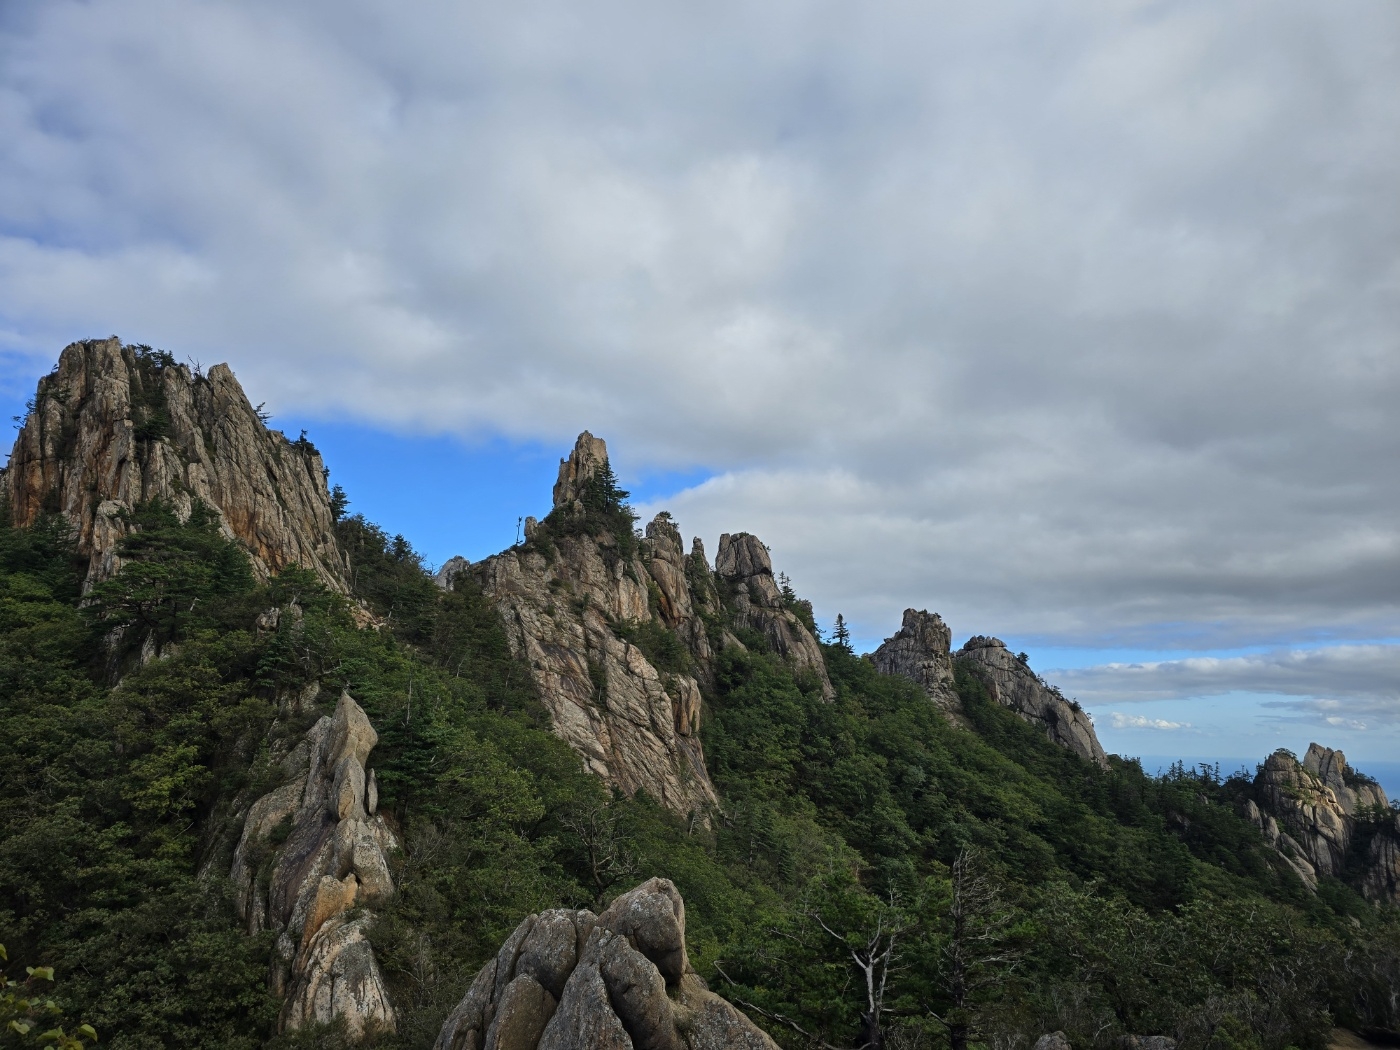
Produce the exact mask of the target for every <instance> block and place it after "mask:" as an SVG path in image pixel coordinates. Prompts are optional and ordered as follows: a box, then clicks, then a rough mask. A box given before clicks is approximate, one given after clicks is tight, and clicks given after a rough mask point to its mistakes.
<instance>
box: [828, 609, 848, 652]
mask: <svg viewBox="0 0 1400 1050" xmlns="http://www.w3.org/2000/svg"><path fill="white" fill-rule="evenodd" d="M831 640H832V641H833V642H835V643H836V644H837V645H839V646H840V647H841V648H842V649H845V650H846V652H848V653H849V652H850V651H851V629H850V628H849V627H847V626H846V618H845V617H844V616H842V615H841V614H840V613H837V614H836V626H835V627H834V628H832V631H831Z"/></svg>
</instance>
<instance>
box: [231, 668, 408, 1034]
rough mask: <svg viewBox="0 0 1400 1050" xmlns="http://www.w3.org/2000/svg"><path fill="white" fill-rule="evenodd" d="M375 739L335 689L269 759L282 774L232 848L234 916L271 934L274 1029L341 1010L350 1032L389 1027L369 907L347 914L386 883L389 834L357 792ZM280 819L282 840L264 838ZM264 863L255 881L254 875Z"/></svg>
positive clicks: (385, 893) (368, 781)
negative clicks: (319, 712) (281, 755)
mask: <svg viewBox="0 0 1400 1050" xmlns="http://www.w3.org/2000/svg"><path fill="white" fill-rule="evenodd" d="M377 740H378V734H377V733H376V732H375V730H374V727H373V726H372V725H371V724H370V721H369V718H368V717H367V716H366V715H365V712H364V710H363V709H362V708H361V707H360V705H359V704H357V703H356V702H355V701H354V699H353V698H351V696H350V695H349V694H348V693H342V694H341V696H340V699H339V701H338V702H337V703H336V707H335V714H334V715H333V716H330V717H322V718H321V719H320V720H319V721H318V722H317V723H316V724H315V725H314V726H312V727H311V729H310V730H309V731H308V732H307V734H306V738H305V740H304V741H303V742H302V743H301V744H300V745H298V746H297V747H296V748H295V749H294V750H293V751H292V753H291V754H290V755H288V756H287V757H286V758H285V759H284V760H283V761H282V763H281V764H280V765H279V767H278V768H279V769H280V770H281V771H282V772H283V773H284V774H285V775H286V776H287V778H288V780H287V783H285V784H283V785H282V786H281V787H279V788H277V789H276V790H275V791H273V792H270V793H269V794H267V795H264V796H263V797H262V798H260V799H258V800H257V801H256V802H255V803H253V805H252V806H250V807H249V810H248V813H247V816H246V817H245V819H244V823H243V835H242V837H241V838H240V839H239V842H238V846H237V848H236V849H235V850H234V857H233V867H232V870H231V871H230V878H231V879H232V880H233V884H234V889H235V893H236V900H237V902H238V906H239V909H240V912H241V914H242V916H243V919H244V922H245V923H246V924H247V926H248V928H249V930H253V931H256V930H263V929H271V930H274V931H278V932H279V934H280V936H279V938H278V942H277V958H278V962H277V964H276V965H275V970H274V974H273V982H272V983H273V990H274V991H275V992H277V993H278V994H281V995H283V996H284V1004H283V1011H282V1015H281V1025H282V1027H283V1028H284V1029H289V1028H296V1027H299V1026H300V1025H303V1024H306V1023H309V1022H312V1021H315V1022H326V1021H330V1020H333V1019H334V1018H336V1017H340V1016H344V1017H345V1019H346V1023H347V1025H348V1026H349V1030H350V1031H351V1032H352V1033H363V1032H365V1031H367V1030H368V1029H370V1028H376V1027H378V1028H390V1029H391V1028H393V1027H394V1023H395V1022H394V1011H393V1008H392V1006H391V1004H390V1002H389V997H388V993H387V991H386V990H385V987H384V984H383V981H382V979H381V976H380V973H379V968H378V965H377V964H376V963H375V960H374V952H373V949H372V947H371V946H370V943H369V941H368V940H367V939H366V937H365V933H366V931H367V930H368V928H369V925H370V924H371V923H372V922H373V919H374V916H373V913H372V912H370V911H361V912H360V914H359V916H358V917H357V918H356V919H355V920H354V921H347V919H346V913H347V912H349V911H350V910H351V909H352V908H362V909H363V908H364V907H366V906H368V905H374V904H378V903H381V902H383V901H385V900H387V899H388V898H389V897H390V896H391V895H392V894H393V892H394V883H393V878H392V877H391V875H390V873H389V863H388V854H389V853H390V852H392V851H393V850H394V849H397V843H396V841H395V839H394V836H393V833H392V832H391V831H390V830H389V828H388V825H387V824H385V822H384V819H383V818H382V817H381V816H379V815H378V814H377V813H374V812H373V810H376V809H377V808H378V807H377V804H374V805H371V804H370V801H371V800H370V799H368V798H367V796H368V795H369V793H370V792H371V790H372V786H373V784H374V779H373V773H372V771H371V772H370V773H369V774H368V775H367V774H366V770H365V766H364V763H365V761H366V760H367V759H368V758H369V754H370V751H371V749H373V747H374V745H375V743H376V742H377ZM288 823H289V824H290V827H289V829H288V831H287V834H286V836H285V839H284V841H282V842H281V843H280V845H273V844H272V843H271V842H269V836H270V835H271V833H272V831H273V830H274V829H276V828H277V827H279V826H281V825H284V824H288ZM264 868H265V869H267V870H268V872H269V875H268V877H267V878H266V879H265V880H263V879H260V878H258V872H259V871H260V870H263V869H264ZM264 881H265V882H266V885H267V889H266V892H265V893H264V892H263V891H262V890H261V889H260V887H261V885H262V884H263V883H264Z"/></svg>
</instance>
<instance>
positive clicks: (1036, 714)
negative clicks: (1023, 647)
mask: <svg viewBox="0 0 1400 1050" xmlns="http://www.w3.org/2000/svg"><path fill="white" fill-rule="evenodd" d="M956 659H958V660H962V661H966V662H967V663H968V665H969V666H971V667H973V668H975V669H976V670H977V671H978V672H979V673H980V674H981V676H982V680H983V681H984V682H985V683H986V684H987V690H988V692H990V693H991V696H992V699H993V700H995V701H996V702H997V703H999V704H1001V705H1002V706H1003V707H1009V708H1010V709H1011V710H1012V711H1015V712H1016V713H1017V714H1018V715H1020V716H1021V717H1022V718H1024V719H1025V720H1026V721H1027V722H1030V723H1031V724H1032V725H1038V726H1040V727H1041V728H1042V729H1044V730H1045V735H1046V736H1048V737H1049V738H1050V740H1051V741H1052V742H1054V743H1056V744H1059V745H1060V746H1061V747H1065V748H1068V749H1069V750H1071V751H1073V752H1074V753H1075V754H1076V755H1078V756H1079V757H1080V758H1082V759H1084V760H1085V761H1087V762H1092V763H1094V765H1096V766H1098V767H1099V768H1100V769H1107V768H1108V756H1107V755H1105V754H1104V750H1103V747H1102V745H1100V744H1099V738H1098V734H1097V733H1095V732H1094V723H1093V722H1092V721H1090V719H1089V715H1088V714H1087V713H1086V712H1085V711H1084V709H1083V708H1081V707H1080V706H1079V705H1078V704H1076V703H1074V702H1072V701H1070V700H1066V699H1065V698H1064V697H1063V696H1062V695H1061V694H1060V691H1059V690H1058V689H1056V688H1055V687H1054V686H1051V685H1047V684H1046V683H1045V681H1044V680H1043V679H1041V677H1040V676H1039V675H1037V674H1036V673H1035V672H1034V671H1032V670H1031V669H1030V668H1029V667H1027V666H1026V665H1025V664H1024V663H1023V662H1022V661H1021V660H1019V659H1017V658H1016V657H1015V656H1014V655H1013V654H1012V653H1011V652H1009V651H1008V650H1007V648H1006V643H1005V642H1003V641H1002V640H1001V639H1000V638H986V637H983V636H982V635H977V636H976V637H973V638H969V639H968V640H967V642H966V643H965V644H964V645H963V647H962V648H961V649H959V650H958V654H957V657H956Z"/></svg>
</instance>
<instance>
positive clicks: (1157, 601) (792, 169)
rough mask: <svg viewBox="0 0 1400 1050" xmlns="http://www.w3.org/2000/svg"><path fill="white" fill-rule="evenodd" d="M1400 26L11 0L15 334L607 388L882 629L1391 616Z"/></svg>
mask: <svg viewBox="0 0 1400 1050" xmlns="http://www.w3.org/2000/svg"><path fill="white" fill-rule="evenodd" d="M1397 39H1400V18H1398V17H1397V14H1396V9H1395V8H1394V6H1393V5H1392V4H1388V3H1386V2H1385V0H1353V2H1349V3H1347V4H1344V5H1340V6H1339V5H1321V6H1320V5H1316V4H1306V3H1303V2H1301V0H1286V2H1282V3H1276V4H1269V5H1266V6H1260V5H1258V4H1254V3H1248V2H1244V0H1226V2H1220V0H1194V2H1187V3H1182V4H1176V5H1171V6H1170V7H1161V6H1157V5H1143V4H1137V5H1105V4H1102V3H1098V2H1096V0H1074V2H1070V3H1066V4H1060V5H1056V6H1055V7H1054V9H1053V10H1042V9H1040V8H1036V9H1034V10H1032V9H1030V8H1018V7H1014V6H1011V5H999V4H979V5H967V4H955V3H950V2H948V3H930V4H925V5H913V6H907V7H903V8H870V7H853V6H851V5H848V4H837V3H832V2H825V0H819V2H817V3H808V4H794V3H788V2H785V0H780V2H778V3H775V4H764V5H745V4H724V3H721V4H718V5H714V4H711V5H707V6H705V7H704V9H703V10H702V9H700V8H695V9H689V8H685V7H677V6H665V5H661V6H657V5H642V4H636V3H625V2H617V0H614V2H604V3H601V4H596V5H590V6H589V7H588V8H587V9H586V10H585V9H583V8H580V7H579V6H578V5H571V4H565V3H561V2H557V0H539V2H532V3H527V4H525V5H523V6H522V5H506V6H495V7H492V6H489V5H471V4H460V3H448V2H446V0H439V2H428V3H420V4H415V5H409V6H404V5H397V6H391V5H388V4H385V3H382V0H373V2H372V0H347V2H344V3H338V4H334V5H329V4H324V3H318V2H314V0H294V2H279V3H275V4H274V3H271V2H260V0H252V2H246V0H240V2H238V3H234V2H232V0H208V2H205V3H200V4H187V3H180V2H177V0H111V2H109V3H104V4H87V3H80V2H77V0H42V2H39V0H28V2H24V0H15V2H13V3H10V4H7V5H5V6H4V7H3V8H0V141H3V142H5V144H6V149H5V151H4V158H3V160H0V351H4V352H6V353H7V355H15V354H24V355H28V359H29V360H31V361H33V362H34V368H35V370H36V372H37V371H38V370H40V369H42V368H46V367H47V365H48V363H49V362H50V361H51V360H52V359H53V357H54V356H55V354H56V353H57V351H58V350H59V349H60V348H61V346H62V345H63V344H64V343H65V342H67V341H68V340H69V339H71V338H76V337H81V336H91V335H97V336H104V335H107V334H109V333H111V332H117V333H118V334H120V335H122V336H123V337H125V338H127V339H129V340H132V341H140V342H148V343H152V344H155V345H160V346H163V347H165V348H167V349H169V350H171V351H173V352H174V353H176V354H177V356H180V357H184V356H186V355H190V356H193V357H195V358H198V359H201V360H202V361H203V362H204V363H205V364H206V365H207V364H210V363H212V362H214V361H217V360H223V359H227V360H230V361H231V362H232V363H233V366H234V368H235V369H236V371H237V372H238V373H239V375H240V377H241V378H242V379H243V380H244V381H245V383H246V384H247V385H248V386H249V387H250V388H252V390H253V391H254V392H255V400H266V401H267V402H268V404H269V406H270V407H271V408H273V409H274V410H275V411H277V412H279V413H287V412H291V411H295V412H297V413H301V414H305V413H312V412H320V413H324V414H327V415H333V416H342V415H350V416H354V417H358V418H362V419H367V420H374V421H377V422H380V423H385V424H389V425H391V426H395V427H399V428H402V429H405V430H430V431H433V430H437V431H454V432H458V433H464V434H480V433H496V434H504V435H507V436H512V437H519V438H530V439H539V440H545V441H550V442H558V443H559V444H560V445H561V446H562V445H564V444H566V443H567V442H568V441H570V440H571V439H572V437H573V435H574V434H575V433H577V432H578V431H579V430H581V429H583V428H584V427H588V428H590V429H592V430H593V431H594V432H595V433H598V434H601V435H603V436H605V437H607V438H608V439H609V441H610V443H611V445H612V447H613V449H614V451H615V453H616V455H617V457H618V459H619V461H621V462H623V463H624V464H626V463H632V464H634V465H636V466H678V467H689V466H695V465H700V466H704V467H707V468H710V469H712V470H713V471H715V472H716V474H717V475H718V476H717V477H716V478H715V479H714V480H712V481H711V482H709V483H707V484H705V485H703V486H701V487H699V488H697V489H695V490H692V491H688V492H685V493H682V494H680V495H679V496H678V497H677V498H676V499H675V500H672V501H669V502H670V505H671V507H672V509H673V510H674V511H676V513H677V515H678V517H680V518H681V521H682V524H683V525H684V526H685V527H686V528H687V529H688V530H691V531H699V532H701V533H702V534H703V535H705V536H706V537H707V538H708V539H710V540H711V542H712V541H713V538H714V537H715V536H716V535H717V534H718V533H719V532H720V531H724V530H733V529H735V528H749V529H751V530H752V531H755V532H757V533H758V534H759V535H761V536H762V537H763V538H764V539H765V540H766V541H767V542H769V543H770V544H771V545H772V546H773V548H774V551H775V554H776V555H777V557H778V559H779V562H780V566H781V567H782V568H785V569H786V570H787V571H788V572H789V573H790V574H791V575H792V576H793V578H794V580H795V581H796V582H797V584H798V586H799V589H801V590H802V591H803V592H804V593H806V594H809V595H811V596H812V597H814V598H815V599H816V600H817V602H818V607H819V612H821V613H822V614H823V615H824V616H825V617H827V618H830V616H832V615H834V613H835V612H836V611H837V610H838V609H839V610H841V611H843V612H845V613H846V615H847V616H848V618H850V619H852V620H853V621H855V623H856V626H857V627H858V628H859V629H860V630H861V631H862V632H863V633H865V634H869V635H871V636H879V635H883V634H887V633H889V632H891V631H893V630H894V628H895V626H896V625H897V623H898V620H899V612H900V610H901V609H902V608H903V607H904V606H906V605H918V606H925V607H929V608H933V609H938V610H940V611H942V612H943V613H944V614H945V615H946V616H947V617H948V618H949V620H950V622H952V623H953V624H954V627H955V630H957V631H959V633H965V634H971V633H975V632H987V631H995V632H997V633H1001V634H1016V635H1018V636H1020V637H1022V638H1026V639H1028V640H1029V639H1031V638H1039V639H1041V640H1049V641H1056V642H1059V643H1061V644H1076V643H1083V642H1104V641H1106V640H1107V641H1115V640H1116V641H1119V642H1124V643H1140V642H1141V641H1142V640H1143V639H1145V638H1152V639H1158V640H1160V638H1161V637H1162V636H1163V635H1170V636H1172V637H1173V638H1175V639H1178V640H1185V641H1192V642H1197V643H1201V644H1206V645H1233V644H1245V643H1252V642H1260V641H1266V642H1268V641H1273V640H1278V639H1285V640H1291V639H1296V638H1297V637H1299V636H1300V634H1302V633H1306V632H1313V631H1322V632H1330V633H1331V635H1332V636H1334V637H1343V638H1346V637H1350V638H1368V637H1370V638H1374V637H1389V636H1394V635H1396V634H1397V633H1400V588H1398V587H1397V586H1396V583H1397V580H1400V525H1397V522H1400V489H1397V488H1396V487H1395V486H1394V485H1391V484H1387V483H1385V481H1386V479H1388V478H1389V476H1390V473H1391V472H1393V464H1394V462H1395V460H1396V458H1397V453H1400V424H1397V422H1396V416H1395V413H1394V411H1393V406H1394V404H1395V403H1396V400H1397V395H1400V335H1397V333H1400V261H1397V257H1396V255H1395V252H1394V250H1393V249H1394V245H1395V243H1396V242H1397V240H1400V203H1397V197H1396V195H1395V193H1394V186H1395V185H1396V184H1397V183H1400V138H1397V137H1396V136H1395V134H1394V130H1395V128H1396V127H1397V126H1400V66H1397V65H1396V64H1395V62H1394V61H1393V49H1394V47H1395V46H1396V41H1397ZM7 360H13V357H12V356H7ZM1246 670H1261V671H1266V670H1267V668H1257V667H1252V666H1251V667H1250V668H1246ZM1222 673H1224V672H1222ZM1123 677H1124V675H1121V674H1120V675H1119V678H1120V679H1122V678H1123ZM1128 677H1131V676H1128ZM1167 678H1170V674H1168V675H1167ZM1103 680H1104V681H1107V679H1103ZM1134 680H1135V681H1138V680H1142V681H1145V680H1146V679H1134ZM1160 680H1163V679H1162V676H1161V675H1158V677H1157V678H1156V679H1154V681H1160ZM1153 688H1155V687H1153Z"/></svg>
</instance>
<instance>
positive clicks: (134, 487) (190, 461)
mask: <svg viewBox="0 0 1400 1050" xmlns="http://www.w3.org/2000/svg"><path fill="white" fill-rule="evenodd" d="M155 499H160V500H164V501H166V502H168V503H170V504H171V505H172V506H173V507H174V508H175V511H176V513H177V514H179V515H180V517H181V518H182V519H183V518H185V517H188V515H189V513H190V508H191V506H192V505H193V501H194V500H196V499H199V500H203V501H204V502H205V503H206V504H208V505H209V506H210V507H211V508H213V509H214V510H215V511H216V512H217V513H218V515H219V519H220V522H221V527H222V529H223V531H224V533H225V534H226V535H227V536H229V537H230V538H231V539H234V540H237V541H238V542H239V543H240V544H241V545H242V546H243V547H244V548H246V549H247V551H248V553H249V555H250V557H251V559H252V562H253V568H254V571H255V572H256V573H257V574H258V575H259V576H260V577H262V578H266V577H267V576H268V575H269V574H271V573H275V572H278V571H280V570H281V569H283V568H285V567H287V566H289V565H300V566H303V567H305V568H307V569H310V570H312V571H313V572H315V573H316V574H317V575H318V576H319V577H320V578H321V580H322V581H323V582H324V583H325V584H326V585H327V586H328V587H330V588H332V589H334V590H337V591H342V592H343V591H344V590H345V589H346V586H345V578H346V571H347V565H346V559H345V556H344V555H343V553H342V552H341V551H340V549H339V547H338V545H337V543H336V540H335V529H334V519H333V517H332V514H331V505H330V495H329V493H328V492H327V489H326V474H325V469H324V464H323V463H322V461H321V457H320V454H319V453H317V451H316V450H315V449H314V448H313V447H312V446H311V445H310V444H309V443H308V442H306V441H303V440H298V441H289V440H287V438H286V437H285V436H284V435H282V434H281V433H279V432H278V431H274V430H268V429H267V427H266V426H264V425H263V422H262V419H261V418H260V417H259V415H258V412H257V410H256V409H254V408H253V406H252V405H251V404H249V402H248V398H247V397H246V396H245V395H244V393H243V388H242V387H240V386H239V385H238V380H236V379H235V378H234V377H233V373H232V372H231V371H229V368H228V366H227V365H215V366H214V367H213V368H211V369H210V370H209V373H208V374H207V375H200V374H198V373H193V374H192V373H191V371H190V369H188V368H187V367H185V366H184V365H180V364H176V363H175V362H174V360H173V359H171V358H170V357H169V356H168V355H164V354H157V353H154V352H151V351H147V350H144V349H136V348H132V347H129V346H123V345H122V344H121V341H120V340H118V339H116V338H115V337H114V338H111V339H101V340H91V341H86V342H80V343H73V344H71V345H70V346H68V347H67V348H66V349H65V350H64V351H63V354H62V355H61V356H60V358H59V362H58V367H57V368H56V369H55V370H54V371H53V372H52V373H51V374H50V375H47V376H45V377H44V378H43V379H41V380H40V381H39V388H38V392H37V394H36V395H35V398H34V401H33V407H32V409H31V410H30V412H29V414H28V416H27V417H26V418H25V421H24V425H23V426H22V427H21V428H20V432H19V436H18V438H17V439H16V440H15V445H14V450H13V451H12V452H11V454H10V461H9V466H8V467H7V468H6V469H5V470H4V471H0V501H7V502H8V504H9V507H10V513H11V515H12V516H13V520H14V523H15V524H16V525H20V526H25V525H28V524H30V523H31V522H33V521H34V519H35V518H37V517H38V516H39V515H40V514H42V513H45V512H62V513H63V514H65V515H66V516H67V517H68V518H69V520H70V521H71V522H72V523H73V526H74V529H75V530H76V532H77V538H78V548H79V550H80V551H81V553H82V554H83V555H84V556H86V557H87V558H88V564H89V568H88V576H87V583H88V585H89V586H91V585H92V584H93V583H97V582H99V581H101V580H104V579H107V578H108V577H110V576H112V575H114V574H115V573H116V572H117V570H118V569H119V568H120V564H119V560H118V557H117V552H116V551H117V545H118V544H119V543H120V541H121V538H122V537H123V535H125V533H126V531H127V526H126V523H125V521H124V515H125V514H127V513H128V512H130V511H131V510H132V508H133V507H135V506H136V505H137V504H138V503H142V502H145V501H149V500H155Z"/></svg>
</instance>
